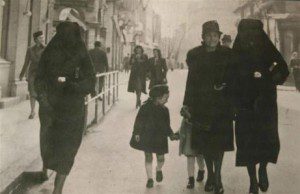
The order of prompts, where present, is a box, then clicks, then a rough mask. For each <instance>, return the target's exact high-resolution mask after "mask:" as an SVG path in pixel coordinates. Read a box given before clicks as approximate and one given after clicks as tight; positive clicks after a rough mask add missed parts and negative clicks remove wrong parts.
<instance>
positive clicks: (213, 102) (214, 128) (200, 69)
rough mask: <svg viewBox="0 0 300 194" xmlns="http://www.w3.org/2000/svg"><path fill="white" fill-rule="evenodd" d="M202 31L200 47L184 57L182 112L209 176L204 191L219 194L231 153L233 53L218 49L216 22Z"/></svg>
mask: <svg viewBox="0 0 300 194" xmlns="http://www.w3.org/2000/svg"><path fill="white" fill-rule="evenodd" d="M202 29H203V31H202V38H203V44H202V45H201V46H198V47H195V48H193V49H191V50H190V51H189V52H188V53H187V59H186V61H187V64H188V68H189V71H188V78H187V83H186V91H185V97H184V102H183V105H184V106H183V109H184V110H185V111H187V112H189V114H190V115H191V117H190V118H188V119H190V121H191V122H192V125H193V126H192V148H193V149H195V150H197V151H199V153H201V154H203V155H204V158H205V163H206V167H207V173H208V174H207V181H206V183H205V187H204V189H205V191H206V192H210V191H212V190H214V191H215V194H221V193H224V188H223V185H222V179H221V168H222V162H223V156H224V152H226V151H233V149H234V147H233V118H234V117H233V107H232V103H231V99H232V98H231V89H232V83H233V78H234V75H233V73H232V69H233V63H232V51H231V49H229V48H226V47H223V46H221V45H220V36H221V34H222V32H220V30H219V25H218V23H217V22H216V21H208V22H205V23H204V24H203V27H202Z"/></svg>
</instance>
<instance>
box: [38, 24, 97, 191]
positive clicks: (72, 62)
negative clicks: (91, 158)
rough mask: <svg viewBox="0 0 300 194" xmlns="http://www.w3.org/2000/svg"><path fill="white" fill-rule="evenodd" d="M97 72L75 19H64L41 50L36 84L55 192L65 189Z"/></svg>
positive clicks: (44, 150)
mask: <svg viewBox="0 0 300 194" xmlns="http://www.w3.org/2000/svg"><path fill="white" fill-rule="evenodd" d="M94 86H95V72H94V68H93V65H92V63H91V60H90V57H89V55H88V53H87V49H86V47H85V44H84V42H83V40H82V38H81V35H80V27H79V25H78V24H77V23H74V22H62V23H60V24H59V25H58V26H57V28H56V34H55V36H54V37H53V38H52V40H51V41H50V43H49V44H48V46H47V47H46V49H45V51H44V53H43V54H42V57H41V60H40V64H39V67H38V73H37V77H36V81H35V88H36V91H37V94H38V101H39V104H40V109H39V116H40V122H41V133H40V144H41V155H42V159H43V165H44V167H45V168H47V169H52V170H54V171H56V172H57V175H56V179H55V185H54V191H53V193H54V194H60V193H62V189H63V185H64V182H65V179H66V177H67V175H68V174H69V173H70V170H71V168H72V166H73V163H74V158H75V156H76V154H77V151H78V149H79V146H80V144H81V140H82V132H83V128H84V97H85V96H86V95H87V94H89V93H92V92H93V91H94V88H95V87H94Z"/></svg>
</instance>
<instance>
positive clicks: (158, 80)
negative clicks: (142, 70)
mask: <svg viewBox="0 0 300 194" xmlns="http://www.w3.org/2000/svg"><path fill="white" fill-rule="evenodd" d="M148 65H149V69H150V84H149V88H152V87H153V86H154V85H159V84H166V83H167V72H168V67H167V64H166V59H164V58H162V56H161V51H160V50H159V49H153V57H152V58H150V59H149V61H148Z"/></svg>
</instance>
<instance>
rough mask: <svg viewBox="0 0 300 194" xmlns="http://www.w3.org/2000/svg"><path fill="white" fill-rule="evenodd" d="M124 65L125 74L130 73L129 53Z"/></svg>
mask: <svg viewBox="0 0 300 194" xmlns="http://www.w3.org/2000/svg"><path fill="white" fill-rule="evenodd" d="M123 65H124V70H125V74H127V73H128V72H129V71H130V56H129V53H128V54H127V55H126V56H125V57H124V59H123Z"/></svg>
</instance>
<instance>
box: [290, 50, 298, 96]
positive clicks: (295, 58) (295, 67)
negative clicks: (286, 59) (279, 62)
mask: <svg viewBox="0 0 300 194" xmlns="http://www.w3.org/2000/svg"><path fill="white" fill-rule="evenodd" d="M290 67H291V69H292V72H293V76H294V80H295V86H296V89H297V91H298V92H300V57H299V56H298V53H297V52H294V53H293V54H292V57H291V61H290Z"/></svg>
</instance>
